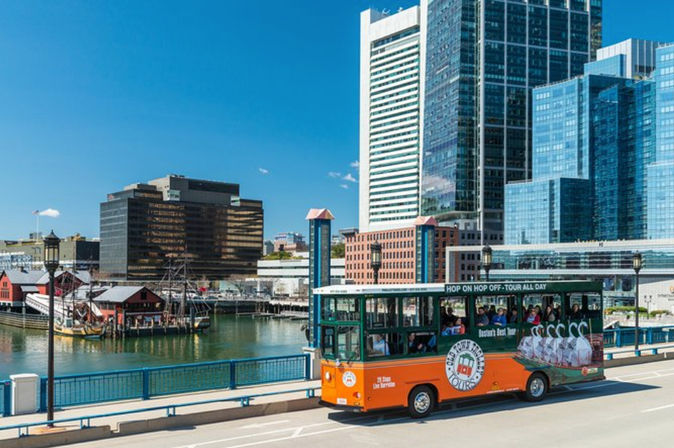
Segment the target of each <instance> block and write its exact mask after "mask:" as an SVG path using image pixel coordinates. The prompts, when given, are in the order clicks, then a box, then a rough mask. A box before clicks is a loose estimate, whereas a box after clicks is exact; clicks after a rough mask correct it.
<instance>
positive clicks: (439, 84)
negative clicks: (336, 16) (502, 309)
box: [421, 0, 602, 230]
mask: <svg viewBox="0 0 674 448" xmlns="http://www.w3.org/2000/svg"><path fill="white" fill-rule="evenodd" d="M422 9H423V10H425V12H426V14H427V30H426V33H427V35H426V42H427V48H426V61H425V62H426V68H425V74H426V75H425V94H424V101H425V103H424V130H423V163H422V173H423V174H422V188H421V209H422V210H421V214H422V215H426V216H435V217H436V218H438V219H439V220H440V221H443V222H447V221H451V220H453V219H460V218H469V219H471V218H472V219H477V220H479V222H480V226H481V228H489V229H496V230H499V229H503V209H504V186H505V184H506V183H508V182H514V181H521V180H527V179H529V178H530V172H531V162H530V159H531V147H532V144H531V120H532V107H531V104H532V96H531V92H532V88H533V87H536V86H539V85H542V84H547V83H551V82H557V81H561V80H564V79H567V78H569V77H571V76H575V75H579V74H582V73H583V65H584V64H585V63H586V62H588V61H590V60H592V59H594V56H595V52H596V50H597V49H598V48H599V46H600V45H601V12H602V2H601V0H528V1H524V0H508V1H505V0H423V1H422ZM423 13H424V11H422V14H423Z"/></svg>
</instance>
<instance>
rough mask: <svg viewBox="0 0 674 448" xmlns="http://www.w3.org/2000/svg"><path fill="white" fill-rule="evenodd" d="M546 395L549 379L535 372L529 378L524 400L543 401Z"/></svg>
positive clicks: (523, 396)
mask: <svg viewBox="0 0 674 448" xmlns="http://www.w3.org/2000/svg"><path fill="white" fill-rule="evenodd" d="M546 393H548V379H547V377H546V376H545V375H543V374H542V373H541V372H535V373H533V374H531V376H530V377H529V380H528V381H527V388H526V389H525V391H524V392H523V393H522V398H523V399H524V400H526V401H541V400H542V399H543V397H545V394H546Z"/></svg>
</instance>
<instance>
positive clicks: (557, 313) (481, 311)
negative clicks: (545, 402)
mask: <svg viewBox="0 0 674 448" xmlns="http://www.w3.org/2000/svg"><path fill="white" fill-rule="evenodd" d="M314 293H315V294H318V295H319V296H320V304H321V320H320V346H321V349H322V356H323V359H322V362H321V365H322V366H321V377H322V384H321V386H322V392H321V393H322V395H321V396H322V403H323V404H325V405H328V406H335V407H338V408H341V409H350V410H355V411H361V412H366V411H370V410H374V409H383V408H392V407H401V406H406V407H408V409H409V412H410V414H411V415H412V416H413V417H423V416H426V415H428V414H429V413H430V412H431V411H432V409H433V407H434V406H435V405H436V404H437V403H440V402H443V401H446V400H451V399H455V398H464V397H470V396H475V395H483V394H490V393H498V392H511V391H517V392H521V395H522V397H523V398H525V399H527V400H531V401H536V400H540V399H542V398H543V396H544V395H545V394H546V392H547V391H548V389H549V388H550V387H551V386H557V385H562V384H570V383H578V382H583V381H594V380H600V379H603V378H604V369H603V345H602V341H603V339H602V331H603V323H602V285H601V283H599V282H585V281H559V282H504V283H496V282H490V283H451V284H411V285H345V286H327V287H323V288H318V289H315V290H314Z"/></svg>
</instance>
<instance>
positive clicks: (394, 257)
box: [342, 217, 459, 284]
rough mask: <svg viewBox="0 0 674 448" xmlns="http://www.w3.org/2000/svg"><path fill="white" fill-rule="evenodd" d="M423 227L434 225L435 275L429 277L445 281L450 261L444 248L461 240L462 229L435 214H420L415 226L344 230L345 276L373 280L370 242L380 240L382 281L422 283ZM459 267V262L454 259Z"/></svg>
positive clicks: (354, 280) (356, 280)
mask: <svg viewBox="0 0 674 448" xmlns="http://www.w3.org/2000/svg"><path fill="white" fill-rule="evenodd" d="M424 227H431V228H432V230H433V231H432V238H431V240H432V247H429V253H430V254H432V258H433V267H432V271H433V275H432V276H429V281H431V282H433V281H435V282H443V281H444V278H445V270H446V267H447V263H446V260H445V250H444V248H445V247H447V246H448V245H449V246H456V245H458V244H459V229H458V228H455V227H439V226H437V222H436V221H435V220H434V219H433V218H423V217H420V218H418V219H417V221H416V222H415V226H412V227H405V228H400V229H393V230H382V231H374V232H364V233H359V232H358V231H357V230H356V229H351V230H349V231H343V232H342V234H343V235H344V242H345V246H344V250H345V278H346V281H347V283H355V284H368V283H372V282H373V272H372V267H371V265H370V244H371V243H373V242H375V241H378V242H379V243H380V244H381V256H382V260H381V261H382V265H381V268H380V270H379V283H382V284H386V283H389V284H390V283H419V281H418V279H419V272H420V271H419V263H420V259H421V252H422V244H423V243H422V241H423V238H421V236H422V235H423V229H424ZM454 265H455V266H456V269H458V267H459V264H457V263H455V264H454Z"/></svg>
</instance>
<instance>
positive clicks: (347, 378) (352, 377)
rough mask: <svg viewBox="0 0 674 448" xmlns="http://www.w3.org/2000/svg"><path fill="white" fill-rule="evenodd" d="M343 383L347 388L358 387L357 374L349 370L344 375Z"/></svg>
mask: <svg viewBox="0 0 674 448" xmlns="http://www.w3.org/2000/svg"><path fill="white" fill-rule="evenodd" d="M342 383H344V385H345V386H346V387H353V386H355V385H356V374H355V373H353V372H351V371H350V370H347V371H346V372H344V374H343V375H342Z"/></svg>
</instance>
